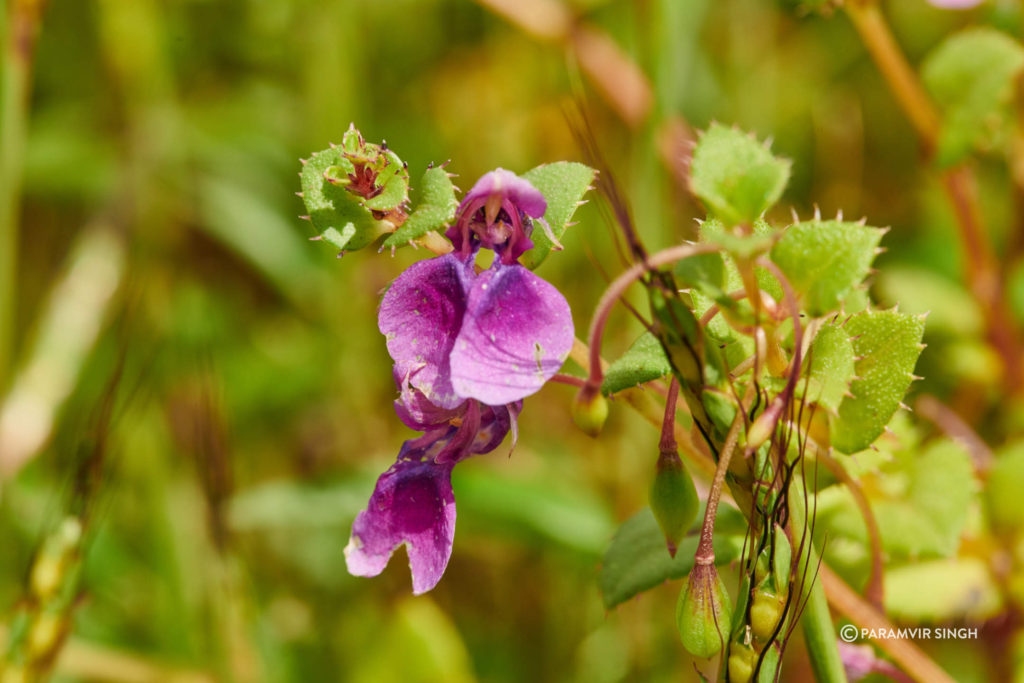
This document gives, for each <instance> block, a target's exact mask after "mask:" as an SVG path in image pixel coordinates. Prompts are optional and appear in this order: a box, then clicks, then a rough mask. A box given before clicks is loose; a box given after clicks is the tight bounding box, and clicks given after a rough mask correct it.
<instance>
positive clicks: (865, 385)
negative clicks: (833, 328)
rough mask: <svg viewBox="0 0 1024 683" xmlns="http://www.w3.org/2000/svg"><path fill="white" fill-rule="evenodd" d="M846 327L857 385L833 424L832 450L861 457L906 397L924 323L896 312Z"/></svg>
mask: <svg viewBox="0 0 1024 683" xmlns="http://www.w3.org/2000/svg"><path fill="white" fill-rule="evenodd" d="M843 327H844V329H845V330H846V333H847V334H849V335H850V339H851V340H852V341H853V351H854V354H856V357H857V358H859V360H857V362H856V365H855V372H856V375H857V377H858V379H855V380H854V381H853V382H852V384H851V385H850V393H851V394H853V398H850V397H846V398H844V399H843V401H842V403H841V404H840V405H839V418H838V419H836V420H834V421H833V422H832V445H833V446H835V447H836V449H837V450H839V451H841V452H843V453H856V452H857V451H860V450H863V449H865V448H867V447H868V446H870V445H871V442H873V441H874V440H875V439H877V438H878V437H879V436H880V435H881V434H882V432H883V431H884V430H885V425H886V424H888V422H889V420H890V419H891V418H892V416H893V414H894V413H895V412H896V410H897V409H898V408H899V406H900V401H902V400H903V396H904V395H905V394H906V393H907V388H908V387H909V386H910V382H911V380H912V378H913V375H912V373H913V370H914V365H915V364H916V363H917V357H918V356H919V355H920V354H921V336H922V335H923V334H924V320H923V319H922V318H920V317H918V316H914V315H909V314H906V313H899V312H897V311H895V310H892V311H878V312H870V311H865V312H863V313H858V314H856V315H853V316H851V317H850V319H849V320H847V321H846V324H845V325H844V326H843Z"/></svg>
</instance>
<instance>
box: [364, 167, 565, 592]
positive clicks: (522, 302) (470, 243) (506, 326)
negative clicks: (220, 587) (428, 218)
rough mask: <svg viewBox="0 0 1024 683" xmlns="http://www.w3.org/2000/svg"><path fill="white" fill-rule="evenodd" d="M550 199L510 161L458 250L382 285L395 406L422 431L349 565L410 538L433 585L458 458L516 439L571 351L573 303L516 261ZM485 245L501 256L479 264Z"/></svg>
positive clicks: (454, 231)
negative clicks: (521, 421) (519, 421)
mask: <svg viewBox="0 0 1024 683" xmlns="http://www.w3.org/2000/svg"><path fill="white" fill-rule="evenodd" d="M546 206H547V203H546V202H545V200H544V197H543V195H541V193H540V192H539V191H537V189H536V188H534V187H533V186H532V185H531V184H530V183H529V182H528V181H526V180H525V179H522V178H519V177H518V176H516V175H515V174H513V173H510V172H509V171H505V170H503V169H498V170H496V171H492V172H490V173H488V174H486V175H484V176H483V177H482V178H481V179H480V180H479V181H478V182H477V183H476V185H474V186H473V189H472V190H470V191H469V192H468V193H467V194H466V197H465V199H463V201H462V203H461V204H460V206H459V209H458V211H457V213H456V218H455V223H454V225H453V226H452V227H451V228H450V229H449V230H448V232H447V235H448V237H449V238H450V239H451V240H452V244H453V246H454V247H455V251H454V252H452V253H450V254H446V255H444V256H439V257H437V258H433V259H429V260H426V261H420V262H418V263H414V264H413V265H412V266H410V267H409V268H408V269H406V270H405V272H403V273H402V274H401V275H399V276H398V278H397V279H396V280H395V281H394V282H393V283H392V285H391V287H390V288H389V289H388V291H387V293H385V295H384V299H383V300H382V301H381V305H380V313H379V317H378V324H379V327H380V331H381V332H382V333H383V334H384V335H385V337H386V339H387V348H388V353H390V355H391V358H392V359H393V360H394V361H395V367H394V374H395V381H396V383H397V384H398V386H399V389H400V397H399V399H398V400H397V401H396V402H395V411H396V412H397V413H398V416H399V417H400V418H401V420H402V421H403V422H404V423H405V424H406V425H407V426H409V427H411V428H412V429H416V430H420V431H423V432H424V434H423V436H421V437H419V438H417V439H413V440H411V441H406V442H405V444H403V446H402V450H401V452H400V453H399V455H398V461H397V462H396V463H395V464H394V465H393V466H392V467H391V468H390V469H389V470H388V471H387V472H385V473H384V474H383V475H381V477H380V479H378V481H377V486H376V488H375V490H374V492H373V495H372V496H371V498H370V504H369V506H368V507H367V509H366V510H364V511H363V512H361V513H360V514H359V516H358V517H357V518H356V521H355V523H354V524H353V526H352V537H351V540H350V541H349V545H348V547H346V549H345V557H346V561H347V564H348V569H349V572H350V573H352V574H355V575H357V576H375V575H377V574H379V573H380V572H381V571H382V570H383V569H384V567H385V566H386V565H387V562H388V560H389V559H390V557H391V553H392V552H393V551H394V550H395V548H397V547H398V546H399V545H400V544H402V543H405V544H406V546H407V548H408V552H409V563H410V567H411V569H412V575H413V592H414V593H416V594H419V593H422V592H424V591H427V590H430V589H431V588H433V587H434V585H436V583H437V582H438V581H439V580H440V578H441V575H442V574H443V572H444V569H445V566H447V563H448V558H449V557H450V555H451V549H452V538H453V534H454V529H455V498H454V495H453V493H452V488H451V470H452V467H453V466H454V465H455V463H457V462H459V461H460V460H463V459H465V458H467V457H469V456H471V455H475V454H480V453H487V452H489V451H491V450H494V449H495V448H496V447H497V446H498V444H499V443H500V442H501V441H502V440H503V439H504V438H505V435H506V434H507V433H508V432H509V431H512V432H513V439H514V438H515V422H516V416H517V415H518V414H519V411H520V410H521V408H522V399H523V398H524V397H526V396H529V395H530V394H532V393H535V392H536V391H537V390H538V389H540V388H541V387H542V386H543V385H544V383H545V382H546V381H548V380H549V379H551V377H552V376H553V375H554V374H555V373H556V372H558V370H559V368H560V367H561V366H562V363H563V362H564V361H565V358H566V356H568V354H569V350H570V349H571V348H572V343H573V324H572V314H571V312H570V310H569V304H568V303H567V302H566V301H565V298H564V297H563V296H562V295H561V293H559V291H558V290H557V289H555V288H554V287H553V286H552V285H550V284H549V283H547V282H546V281H544V280H543V279H541V278H540V277H538V276H536V275H534V274H533V273H532V272H530V271H529V270H528V269H526V268H525V267H523V266H521V265H520V264H519V263H518V258H519V257H520V256H521V255H522V254H523V253H524V252H525V251H526V250H528V249H529V248H531V247H532V246H533V242H532V241H531V240H530V234H531V232H532V230H533V220H543V219H542V218H541V217H542V216H543V215H544V211H545V209H546ZM545 227H546V224H545ZM481 247H484V248H488V249H492V250H494V251H495V253H496V254H497V256H496V258H495V259H494V261H493V263H492V264H491V266H490V268H488V269H486V270H484V271H482V272H481V273H479V274H477V273H476V269H475V267H474V262H475V259H476V254H477V252H478V251H479V249H480V248H481Z"/></svg>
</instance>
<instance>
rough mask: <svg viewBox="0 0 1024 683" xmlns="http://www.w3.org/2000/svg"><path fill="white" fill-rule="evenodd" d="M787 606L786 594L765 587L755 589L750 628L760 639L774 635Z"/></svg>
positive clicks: (751, 604) (766, 638)
mask: <svg viewBox="0 0 1024 683" xmlns="http://www.w3.org/2000/svg"><path fill="white" fill-rule="evenodd" d="M785 607H786V598H785V596H783V595H779V594H777V593H773V592H771V591H769V590H767V589H765V588H757V589H755V590H754V598H753V600H752V601H751V603H750V630H751V631H752V632H753V633H754V636H755V637H757V639H758V640H761V641H766V640H768V639H769V638H771V637H772V634H773V633H775V628H776V627H777V626H778V625H779V622H780V621H782V614H783V610H784V609H785Z"/></svg>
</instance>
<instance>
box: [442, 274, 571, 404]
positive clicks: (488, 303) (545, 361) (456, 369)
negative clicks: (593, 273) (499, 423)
mask: <svg viewBox="0 0 1024 683" xmlns="http://www.w3.org/2000/svg"><path fill="white" fill-rule="evenodd" d="M572 343H573V325H572V313H571V312H570V310H569V304H568V302H566V300H565V297H563V296H562V294H561V293H560V292H559V291H558V290H557V289H555V287H554V286H553V285H551V284H550V283H548V282H546V281H545V280H543V279H542V278H540V277H538V276H537V275H534V274H533V273H531V272H530V271H529V270H527V269H526V268H524V267H523V266H520V265H518V264H513V265H504V264H500V263H496V264H495V265H494V266H493V267H491V268H490V269H488V270H486V271H484V272H483V273H481V274H480V275H479V276H477V278H476V279H475V280H474V281H473V283H472V287H471V288H470V290H469V295H468V298H467V303H466V312H465V315H464V317H463V323H462V329H461V331H460V332H459V334H458V337H457V339H456V340H455V345H454V347H453V349H452V352H451V366H450V367H451V381H452V386H453V387H454V389H455V392H456V393H457V394H458V395H460V396H463V397H465V398H475V399H477V400H479V401H481V402H482V403H486V404H488V405H492V406H496V405H503V404H507V403H512V402H513V401H517V400H519V399H521V398H523V397H525V396H529V395H530V394H532V393H534V392H536V391H537V390H538V389H540V388H541V386H543V385H544V383H545V382H546V381H548V380H549V379H551V377H552V376H553V375H554V374H555V373H556V372H558V369H559V368H560V367H561V366H562V363H563V361H565V358H566V356H568V355H569V351H570V349H571V348H572Z"/></svg>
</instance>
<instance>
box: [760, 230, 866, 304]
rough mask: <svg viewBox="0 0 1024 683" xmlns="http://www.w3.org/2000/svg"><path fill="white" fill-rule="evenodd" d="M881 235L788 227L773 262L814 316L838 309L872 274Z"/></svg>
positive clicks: (864, 231)
mask: <svg viewBox="0 0 1024 683" xmlns="http://www.w3.org/2000/svg"><path fill="white" fill-rule="evenodd" d="M882 235H883V231H882V230H879V229H878V228H871V227H868V226H866V225H861V224H860V223H848V222H843V221H838V220H834V221H819V220H812V221H805V222H800V223H797V224H795V225H793V226H791V227H790V228H789V229H788V230H786V231H785V232H784V233H782V237H780V238H779V241H778V242H776V243H775V246H774V247H772V252H771V258H772V261H774V262H775V264H776V265H778V266H779V268H781V269H782V272H783V273H785V275H786V277H787V278H788V279H789V282H790V284H791V285H792V286H793V289H794V290H796V293H797V295H798V296H799V297H800V299H801V302H802V304H803V308H804V309H805V310H806V311H807V312H808V313H810V314H811V315H812V316H815V317H817V316H821V315H824V314H825V313H828V312H830V311H835V310H838V309H839V305H840V304H841V303H842V301H843V298H844V297H845V296H846V295H847V294H848V293H849V292H850V290H852V289H853V288H854V287H855V286H857V285H858V284H860V283H861V282H862V281H863V280H864V278H865V277H867V274H868V271H869V270H870V268H871V262H872V261H873V260H874V258H875V250H876V249H877V248H878V243H879V241H881V239H882Z"/></svg>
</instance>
